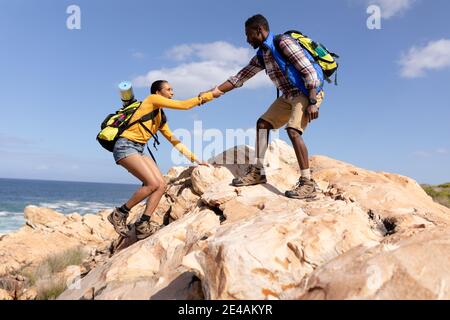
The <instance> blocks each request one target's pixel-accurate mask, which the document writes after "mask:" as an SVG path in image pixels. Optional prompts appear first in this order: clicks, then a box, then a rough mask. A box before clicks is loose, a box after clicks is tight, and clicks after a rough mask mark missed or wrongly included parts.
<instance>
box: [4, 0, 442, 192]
mask: <svg viewBox="0 0 450 320" xmlns="http://www.w3.org/2000/svg"><path fill="white" fill-rule="evenodd" d="M372 2H373V3H376V4H378V5H380V7H381V9H382V11H381V12H382V15H383V19H382V20H381V29H380V30H369V29H368V28H367V25H366V20H367V19H368V17H369V15H368V14H367V13H366V9H367V7H368V5H369V4H370V3H372ZM72 4H75V5H78V6H79V7H80V9H81V29H80V30H69V29H68V28H67V27H66V20H67V18H68V17H69V14H67V13H66V9H67V7H68V6H69V5H72ZM311 4H312V2H311V1H299V0H296V1H256V0H251V1H250V0H241V1H228V2H226V3H220V2H218V3H215V2H211V1H203V0H200V1H195V0H193V1H177V0H173V1H170V2H166V1H137V0H130V1H127V2H125V1H100V0H96V1H93V0H91V1H84V0H83V1H81V0H78V1H77V0H73V1H62V0H58V1H56V0H54V1H50V0H41V1H31V0H29V1H23V0H17V1H5V0H0V41H1V43H2V50H1V51H0V88H1V90H0V93H1V96H2V101H1V104H0V108H1V109H0V110H1V111H2V120H3V121H2V125H1V126H0V152H1V154H2V160H1V164H2V165H1V166H0V177H2V178H28V179H50V180H69V181H92V182H123V183H129V182H132V183H134V182H136V180H135V179H134V178H133V177H131V176H130V175H129V174H128V172H126V171H125V170H124V169H123V168H121V167H118V166H116V165H115V164H114V161H113V158H112V155H111V154H110V153H109V152H107V151H104V150H103V149H102V148H101V147H100V145H99V144H98V143H97V142H96V141H95V136H96V134H97V132H98V129H99V124H100V122H101V121H102V120H103V118H104V117H105V115H106V114H108V113H110V112H111V111H114V110H115V109H117V108H118V107H119V106H120V102H119V97H118V92H117V89H116V87H117V85H118V83H120V82H121V81H123V80H130V81H133V84H134V85H135V93H136V95H137V97H138V98H140V99H143V98H145V96H146V95H147V94H148V87H146V83H149V82H150V81H151V80H152V79H153V78H161V77H162V78H165V79H167V80H169V81H170V82H171V83H172V84H173V86H174V89H175V98H179V99H182V98H188V97H190V96H193V95H196V94H197V93H198V92H199V91H202V90H206V89H209V87H210V86H212V85H214V84H218V83H220V82H221V81H223V80H225V79H226V78H227V77H228V76H231V75H232V74H233V73H234V72H235V71H236V70H238V69H239V68H240V67H243V66H244V65H245V64H246V62H247V60H248V58H250V57H251V55H252V54H253V50H251V48H250V47H249V46H248V45H247V43H246V41H245V36H244V26H243V25H244V22H245V20H246V19H247V18H248V17H250V16H251V15H253V14H256V13H262V14H263V15H265V16H266V17H267V18H268V20H269V22H270V25H271V28H272V30H273V31H274V32H275V33H280V32H283V31H285V30H288V29H293V28H295V29H300V30H302V31H304V33H306V34H308V35H310V36H311V37H313V38H314V39H317V40H319V41H320V42H323V43H325V44H326V45H327V47H329V48H331V49H333V50H334V51H336V52H337V53H339V54H340V55H341V59H340V64H341V67H340V70H339V74H338V77H339V78H338V81H339V85H338V86H337V87H336V86H333V85H327V86H326V100H325V102H324V103H323V106H322V109H321V110H322V111H321V115H320V118H319V119H318V120H316V121H315V122H313V123H312V124H311V126H310V127H309V128H308V130H307V131H306V134H305V136H304V138H305V140H306V142H307V144H308V146H309V150H310V154H321V155H326V156H329V157H333V158H336V159H339V160H343V161H346V162H349V163H352V164H355V165H357V166H360V167H364V168H367V169H371V170H376V171H387V172H394V173H399V174H402V175H407V176H410V177H412V178H414V179H416V180H417V181H418V182H420V183H441V182H447V181H450V166H449V163H450V161H449V160H450V142H449V141H450V139H449V137H450V126H449V120H450V108H449V107H450V103H449V101H450V90H449V89H448V88H449V80H450V75H449V71H450V68H449V66H450V44H449V42H450V34H449V30H450V22H449V20H448V17H447V13H448V12H449V11H450V2H448V1H446V0H433V1H425V0H390V1H387V0H374V1H369V0H340V1H332V0H329V1H320V2H318V3H315V4H314V5H311ZM153 80H156V79H153ZM275 94H276V92H275V88H273V87H272V86H271V85H270V83H269V82H268V81H267V79H265V78H264V74H262V75H261V77H259V78H258V79H256V80H255V81H253V82H252V83H250V82H249V84H248V86H246V88H242V89H239V90H235V91H232V92H230V93H229V94H227V95H225V96H223V97H222V98H220V99H218V100H216V101H213V102H211V103H210V104H207V105H205V106H203V107H201V109H193V110H190V111H173V110H170V111H168V112H167V114H168V117H169V124H170V126H171V127H172V129H174V130H175V129H187V130H189V131H191V132H192V131H193V130H194V120H201V121H202V125H203V128H204V129H208V128H209V129H212V128H215V129H218V130H220V131H225V130H226V129H227V128H244V129H247V128H253V127H254V125H255V122H256V120H257V118H258V117H259V116H260V115H261V114H262V113H263V112H264V111H265V110H266V108H267V107H268V106H269V105H270V104H271V102H272V101H273V100H274V98H275ZM280 137H281V138H282V139H284V140H286V141H289V140H288V138H287V136H286V134H285V132H284V130H283V129H282V130H281V131H280ZM171 150H172V147H171V145H170V144H169V143H168V142H167V141H164V142H163V143H162V145H161V146H160V148H159V151H158V152H157V159H158V161H159V165H160V167H161V169H162V171H163V172H166V171H167V170H168V169H169V168H170V167H171V166H173V163H172V161H171V152H172V151H171Z"/></svg>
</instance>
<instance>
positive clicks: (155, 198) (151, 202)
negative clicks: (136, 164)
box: [142, 156, 166, 217]
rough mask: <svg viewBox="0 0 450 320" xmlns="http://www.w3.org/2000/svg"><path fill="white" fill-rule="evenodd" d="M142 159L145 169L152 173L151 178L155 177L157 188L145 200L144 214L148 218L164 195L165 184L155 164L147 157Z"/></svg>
mask: <svg viewBox="0 0 450 320" xmlns="http://www.w3.org/2000/svg"><path fill="white" fill-rule="evenodd" d="M142 158H143V160H144V162H145V165H146V167H147V168H148V169H149V170H150V171H152V173H153V176H154V177H156V181H158V186H159V188H158V189H156V190H155V191H154V192H153V193H152V194H151V195H150V197H149V198H148V199H147V206H146V208H145V211H144V214H145V215H146V216H149V217H150V216H151V215H152V213H153V212H154V211H155V209H156V207H157V206H158V204H159V201H160V200H161V198H162V196H163V195H164V192H165V191H166V182H165V180H164V177H163V175H162V173H161V171H160V170H159V168H158V166H157V165H156V163H155V162H154V161H153V160H152V159H150V158H149V157H147V156H143V157H142Z"/></svg>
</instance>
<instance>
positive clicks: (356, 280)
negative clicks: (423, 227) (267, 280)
mask: <svg viewBox="0 0 450 320" xmlns="http://www.w3.org/2000/svg"><path fill="white" fill-rule="evenodd" d="M386 240H387V239H386ZM449 263H450V233H449V229H448V228H436V229H433V230H429V231H424V232H420V233H418V234H415V235H413V236H411V237H410V238H406V239H404V240H401V241H398V242H395V243H391V242H390V241H382V243H381V244H379V245H376V246H373V247H371V246H364V245H362V246H359V247H357V248H354V249H352V250H350V251H349V252H346V253H345V254H343V255H342V256H340V257H338V258H336V259H334V260H332V261H331V262H329V263H327V264H326V265H324V266H322V267H320V268H318V269H317V270H316V271H314V272H313V273H312V274H311V275H310V276H309V277H308V278H306V279H305V280H304V281H303V283H302V285H301V286H300V288H299V289H297V290H296V292H295V291H292V292H289V293H288V294H286V297H289V298H296V299H297V298H298V299H414V300H417V299H433V300H435V299H445V300H449V299H450V287H449V285H448V284H449V283H450V273H449V272H448V270H449V269H448V268H449Z"/></svg>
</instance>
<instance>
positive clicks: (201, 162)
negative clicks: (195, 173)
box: [195, 160, 211, 167]
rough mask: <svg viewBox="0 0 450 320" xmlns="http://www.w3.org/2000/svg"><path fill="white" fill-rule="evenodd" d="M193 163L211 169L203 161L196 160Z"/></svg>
mask: <svg viewBox="0 0 450 320" xmlns="http://www.w3.org/2000/svg"><path fill="white" fill-rule="evenodd" d="M195 163H196V164H198V165H199V166H205V167H211V165H210V164H209V163H208V162H205V161H199V160H196V161H195Z"/></svg>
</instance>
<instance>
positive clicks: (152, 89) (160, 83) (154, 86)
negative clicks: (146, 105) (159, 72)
mask: <svg viewBox="0 0 450 320" xmlns="http://www.w3.org/2000/svg"><path fill="white" fill-rule="evenodd" d="M164 83H167V81H166V80H156V81H155V82H153V83H152V85H151V87H150V93H151V94H155V93H156V92H158V91H160V90H161V89H162V86H163V84H164Z"/></svg>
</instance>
